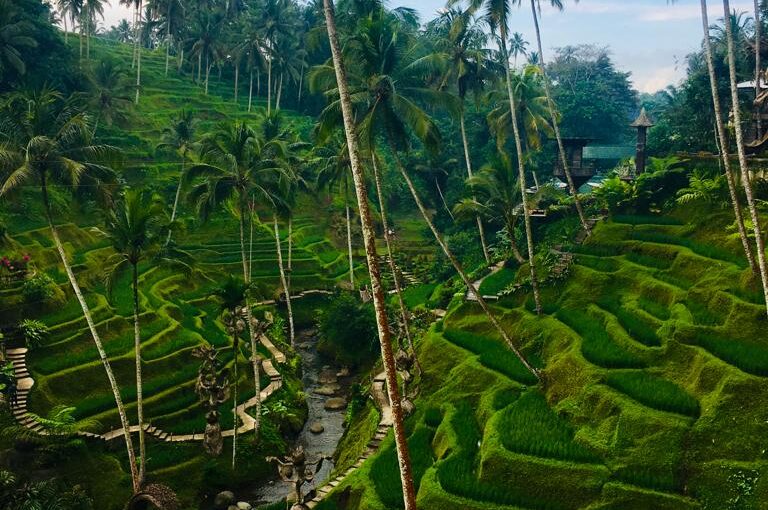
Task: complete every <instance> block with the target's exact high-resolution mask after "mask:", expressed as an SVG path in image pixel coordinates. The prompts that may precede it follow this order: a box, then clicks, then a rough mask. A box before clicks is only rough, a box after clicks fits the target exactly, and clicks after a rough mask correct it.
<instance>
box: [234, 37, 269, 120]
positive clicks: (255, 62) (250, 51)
mask: <svg viewBox="0 0 768 510" xmlns="http://www.w3.org/2000/svg"><path fill="white" fill-rule="evenodd" d="M249 27H250V30H248V31H247V33H246V35H245V39H243V41H242V42H240V44H237V45H235V48H234V54H235V59H236V60H237V61H240V60H242V59H245V69H246V70H247V71H248V112H249V113H250V111H251V105H252V104H253V72H254V71H256V72H257V73H258V72H259V71H260V70H261V69H263V67H264V54H263V53H262V48H263V46H264V41H263V40H262V37H261V33H260V32H259V31H258V30H256V29H254V28H253V23H249ZM238 67H239V66H238ZM235 101H237V100H235Z"/></svg>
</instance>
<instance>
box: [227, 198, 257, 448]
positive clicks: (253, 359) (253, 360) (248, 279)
mask: <svg viewBox="0 0 768 510" xmlns="http://www.w3.org/2000/svg"><path fill="white" fill-rule="evenodd" d="M239 213H240V258H241V260H242V262H243V280H244V281H245V283H246V284H247V285H250V283H251V272H250V271H249V268H248V261H247V260H246V258H245V214H246V204H245V201H244V198H243V197H241V198H240V210H239ZM245 316H246V320H247V322H248V338H250V340H251V365H252V366H253V386H254V388H255V389H256V406H255V409H254V411H255V414H256V417H255V420H256V423H255V424H254V430H255V433H256V435H258V433H259V424H260V420H261V398H260V395H261V381H260V380H259V353H258V351H257V350H256V335H255V334H254V332H253V315H252V313H251V304H250V300H249V299H248V297H247V296H246V298H245ZM235 423H237V420H235ZM235 428H237V425H235ZM233 455H234V454H233ZM233 463H234V460H233Z"/></svg>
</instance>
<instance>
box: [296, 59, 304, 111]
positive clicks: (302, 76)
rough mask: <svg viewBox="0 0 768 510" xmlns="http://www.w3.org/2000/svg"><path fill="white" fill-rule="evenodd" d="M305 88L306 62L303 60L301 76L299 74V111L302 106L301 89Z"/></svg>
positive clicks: (297, 104) (297, 103) (297, 106)
mask: <svg viewBox="0 0 768 510" xmlns="http://www.w3.org/2000/svg"><path fill="white" fill-rule="evenodd" d="M303 86H304V61H303V60H302V62H301V71H300V74H299V98H298V101H297V102H296V109H297V110H298V109H299V107H300V106H301V92H302V90H301V89H302V88H303Z"/></svg>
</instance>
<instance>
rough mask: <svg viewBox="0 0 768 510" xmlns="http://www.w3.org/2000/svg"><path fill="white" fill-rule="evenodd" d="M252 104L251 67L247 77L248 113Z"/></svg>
mask: <svg viewBox="0 0 768 510" xmlns="http://www.w3.org/2000/svg"><path fill="white" fill-rule="evenodd" d="M252 104H253V69H251V71H250V76H249V78H248V113H251V105H252Z"/></svg>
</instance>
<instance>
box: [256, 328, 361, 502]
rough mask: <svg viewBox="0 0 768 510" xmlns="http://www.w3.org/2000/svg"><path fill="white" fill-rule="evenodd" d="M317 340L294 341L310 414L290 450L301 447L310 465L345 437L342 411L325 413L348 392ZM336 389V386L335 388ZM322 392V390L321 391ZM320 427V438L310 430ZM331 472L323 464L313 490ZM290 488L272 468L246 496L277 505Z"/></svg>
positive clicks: (311, 336)
mask: <svg viewBox="0 0 768 510" xmlns="http://www.w3.org/2000/svg"><path fill="white" fill-rule="evenodd" d="M316 344H317V336H316V333H315V332H314V331H311V330H307V331H300V332H298V333H297V337H296V349H297V352H298V353H299V355H300V356H301V365H302V384H303V386H304V393H305V394H306V396H307V406H308V407H309V414H308V417H307V421H306V423H305V424H304V427H303V428H302V429H301V432H300V433H299V435H298V436H297V438H296V439H295V440H294V442H293V444H292V445H291V447H294V446H297V445H302V446H303V447H304V451H305V452H306V454H307V460H308V461H309V462H315V461H316V460H318V459H319V458H320V457H323V456H327V457H330V456H332V455H333V452H334V451H335V450H336V446H337V445H338V443H339V440H340V439H341V436H342V434H343V433H344V415H345V412H344V411H343V410H341V411H328V410H326V409H325V403H326V401H327V400H328V399H330V398H333V397H343V398H346V396H347V390H348V389H349V377H339V378H338V381H337V382H334V381H335V380H337V376H336V374H337V372H338V370H339V369H338V367H331V366H327V365H324V364H323V360H322V359H320V355H319V354H318V353H317V349H316ZM334 385H336V386H334ZM329 386H332V387H334V388H336V390H337V391H336V392H335V393H334V394H333V395H327V396H326V395H319V394H317V393H316V391H317V390H320V389H321V388H323V390H327V389H329V388H328V387H329ZM321 391H322V390H321ZM316 423H320V424H322V426H323V429H324V430H323V431H322V432H321V433H319V434H316V433H313V432H312V431H311V430H310V428H311V427H312V425H313V424H316ZM332 470H333V462H331V461H324V462H323V465H322V468H321V469H320V471H319V472H318V473H317V474H316V475H315V480H314V483H315V486H320V485H322V483H323V482H324V481H325V480H326V479H328V476H329V475H330V473H331V471H332ZM311 487H312V486H311V485H309V484H308V485H305V486H304V488H303V490H304V493H306V492H307V491H309V490H310V489H311ZM291 490H292V487H291V484H289V483H285V482H283V481H282V480H280V479H279V478H278V477H277V468H275V477H274V478H273V479H272V480H269V481H268V482H267V483H265V484H263V485H260V486H257V487H254V488H253V489H252V490H251V491H250V494H248V496H249V498H248V499H249V500H252V501H253V502H254V503H256V504H257V505H263V504H268V503H273V502H275V501H279V500H281V499H283V498H285V497H286V496H288V494H289V493H290V492H291Z"/></svg>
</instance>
